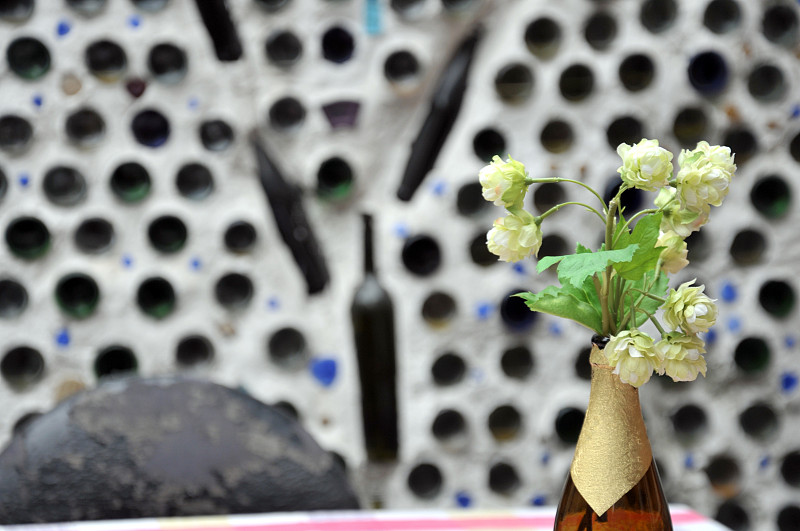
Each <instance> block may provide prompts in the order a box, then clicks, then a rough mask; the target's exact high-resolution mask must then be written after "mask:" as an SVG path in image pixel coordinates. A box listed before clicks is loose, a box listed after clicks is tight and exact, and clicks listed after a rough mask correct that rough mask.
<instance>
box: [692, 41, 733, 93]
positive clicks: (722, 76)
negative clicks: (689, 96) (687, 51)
mask: <svg viewBox="0 0 800 531" xmlns="http://www.w3.org/2000/svg"><path fill="white" fill-rule="evenodd" d="M687 73H688V75H689V83H690V84H691V85H692V87H694V89H695V90H696V91H697V92H699V93H700V94H702V95H704V96H716V95H718V94H720V93H721V92H722V91H723V90H725V87H727V85H728V76H729V72H728V63H727V62H726V61H725V58H724V57H722V55H720V54H719V53H717V52H714V51H706V52H701V53H698V54H697V55H695V56H694V57H692V58H691V59H690V61H689V67H688V69H687Z"/></svg>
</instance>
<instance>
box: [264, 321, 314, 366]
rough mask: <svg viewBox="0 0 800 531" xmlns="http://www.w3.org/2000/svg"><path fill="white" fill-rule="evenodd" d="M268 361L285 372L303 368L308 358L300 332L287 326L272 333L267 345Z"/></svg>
mask: <svg viewBox="0 0 800 531" xmlns="http://www.w3.org/2000/svg"><path fill="white" fill-rule="evenodd" d="M267 349H268V352H269V357H270V360H272V362H273V363H274V364H275V365H278V366H279V367H282V368H284V369H287V370H296V369H299V368H301V367H303V366H304V365H305V363H306V360H307V358H308V350H307V347H306V338H305V336H304V335H303V333H302V332H300V330H298V329H297V328H293V327H291V326H287V327H284V328H281V329H280V330H277V331H276V332H275V333H273V334H272V335H271V336H270V338H269V341H268V343H267Z"/></svg>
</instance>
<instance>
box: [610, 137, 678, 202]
mask: <svg viewBox="0 0 800 531" xmlns="http://www.w3.org/2000/svg"><path fill="white" fill-rule="evenodd" d="M617 154H619V156H620V157H621V158H622V166H620V167H619V169H618V170H617V171H618V172H619V174H620V177H622V181H623V182H625V183H626V184H627V185H628V186H630V187H632V188H639V189H640V190H647V191H653V190H655V189H656V188H660V187H662V186H666V185H667V182H668V181H669V180H670V178H672V153H670V152H669V151H667V150H666V149H664V148H662V147H659V146H658V140H647V139H646V138H643V139H642V140H641V141H640V142H639V143H638V144H635V145H633V146H629V145H628V144H620V145H619V146H618V147H617Z"/></svg>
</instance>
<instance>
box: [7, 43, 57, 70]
mask: <svg viewBox="0 0 800 531" xmlns="http://www.w3.org/2000/svg"><path fill="white" fill-rule="evenodd" d="M6 62H7V63H8V67H9V68H10V69H11V71H12V72H14V73H15V74H16V75H18V76H19V77H21V78H22V79H27V80H35V79H39V78H40V77H42V76H43V75H45V74H46V73H47V72H48V71H49V70H50V50H48V49H47V46H45V45H44V44H43V43H42V41H40V40H38V39H35V38H33V37H19V38H17V39H14V40H13V41H11V44H9V45H8V48H6Z"/></svg>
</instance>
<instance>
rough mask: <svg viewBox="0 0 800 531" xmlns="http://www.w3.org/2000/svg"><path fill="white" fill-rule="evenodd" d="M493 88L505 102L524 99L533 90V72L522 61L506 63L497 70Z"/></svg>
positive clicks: (516, 101)
mask: <svg viewBox="0 0 800 531" xmlns="http://www.w3.org/2000/svg"><path fill="white" fill-rule="evenodd" d="M494 89H495V91H496V92H497V95H498V96H500V99H502V100H503V101H505V102H508V103H519V102H522V101H525V100H526V99H528V98H529V97H530V95H531V93H532V92H533V72H532V71H531V69H530V68H528V66H526V65H524V64H522V63H511V64H507V65H505V66H503V67H501V68H500V70H499V71H498V72H497V75H496V76H495V78H494Z"/></svg>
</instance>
